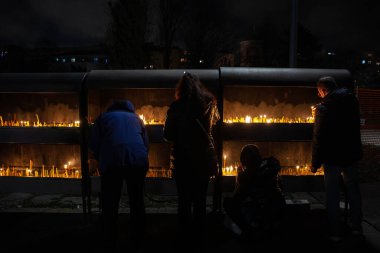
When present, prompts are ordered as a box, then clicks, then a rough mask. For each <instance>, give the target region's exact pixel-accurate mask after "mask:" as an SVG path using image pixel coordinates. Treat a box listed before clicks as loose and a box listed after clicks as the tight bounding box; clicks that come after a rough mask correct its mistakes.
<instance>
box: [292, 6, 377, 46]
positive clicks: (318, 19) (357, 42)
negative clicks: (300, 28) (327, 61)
mask: <svg viewBox="0 0 380 253" xmlns="http://www.w3.org/2000/svg"><path fill="white" fill-rule="evenodd" d="M299 2H300V6H299V7H300V8H299V17H300V22H301V23H302V24H304V25H305V26H306V27H307V28H309V29H310V31H311V32H312V33H313V34H315V35H316V36H317V37H318V38H319V39H320V40H321V42H322V43H323V44H324V45H326V46H327V47H331V48H343V49H361V50H373V49H378V50H380V33H379V31H380V15H379V13H380V1H378V0H351V1H345V0H335V1H331V0H308V1H299Z"/></svg>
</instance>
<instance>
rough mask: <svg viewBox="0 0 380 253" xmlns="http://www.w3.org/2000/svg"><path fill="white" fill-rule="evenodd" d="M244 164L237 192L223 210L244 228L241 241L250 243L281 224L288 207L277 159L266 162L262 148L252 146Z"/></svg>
mask: <svg viewBox="0 0 380 253" xmlns="http://www.w3.org/2000/svg"><path fill="white" fill-rule="evenodd" d="M240 163H241V169H240V172H239V173H238V175H237V185H236V187H235V191H234V192H233V194H232V196H231V197H225V198H224V201H223V207H224V210H225V212H226V214H227V215H228V217H229V218H230V219H231V220H232V221H233V222H235V224H236V225H237V226H238V227H239V228H240V230H241V239H247V240H250V239H254V236H255V235H259V234H262V233H263V232H266V231H269V230H270V229H271V228H272V227H273V225H276V223H277V224H278V221H280V220H281V218H282V217H283V216H284V214H285V209H286V203H285V198H284V195H283V193H282V183H281V178H280V176H279V174H278V173H279V171H280V170H281V166H280V163H279V161H278V160H277V159H276V158H274V157H269V158H262V157H261V155H260V151H259V148H258V147H257V146H256V145H253V144H248V145H245V146H244V147H243V148H242V150H241V153H240Z"/></svg>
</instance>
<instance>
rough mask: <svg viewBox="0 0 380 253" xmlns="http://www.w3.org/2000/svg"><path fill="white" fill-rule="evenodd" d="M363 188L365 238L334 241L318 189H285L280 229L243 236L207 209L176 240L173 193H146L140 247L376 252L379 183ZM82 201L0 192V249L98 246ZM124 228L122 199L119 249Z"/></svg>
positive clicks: (94, 222) (124, 245)
mask: <svg viewBox="0 0 380 253" xmlns="http://www.w3.org/2000/svg"><path fill="white" fill-rule="evenodd" d="M362 191H363V207H364V216H365V222H364V238H358V237H354V236H352V235H350V233H349V230H347V233H346V236H345V238H344V240H343V242H341V243H336V244H332V243H329V242H328V240H327V239H326V234H325V225H326V223H325V222H326V212H325V208H324V206H323V198H324V193H323V192H313V193H305V192H298V193H287V199H288V207H289V209H288V211H289V212H288V214H287V217H286V219H285V220H284V222H283V224H282V226H281V227H280V229H278V230H276V233H270V234H268V235H266V236H264V237H262V238H256V239H252V240H250V241H248V242H247V241H241V240H240V239H239V237H238V236H237V235H236V234H235V233H234V232H232V230H231V224H230V223H229V222H228V219H227V218H226V217H225V216H224V214H223V213H211V212H210V213H209V215H208V226H207V229H206V231H205V232H206V233H205V234H206V237H205V241H204V243H203V244H197V243H195V242H192V241H190V240H189V241H188V242H181V243H178V242H177V240H176V235H177V223H176V209H175V207H176V202H175V197H173V196H153V195H147V197H146V202H147V211H148V217H147V219H148V222H147V224H148V230H147V235H146V245H145V248H144V250H143V252H152V251H158V250H160V251H165V252H183V251H188V252H189V251H190V252H205V251H208V252H252V251H254V250H259V251H264V250H265V251H269V252H270V251H272V250H273V251H274V250H276V251H277V250H281V251H291V252H301V251H303V252H305V251H307V252H310V251H312V252H327V251H331V250H334V251H335V252H343V251H345V252H347V251H348V252H354V251H360V252H380V232H379V231H380V194H379V192H380V183H367V184H363V185H362ZM81 201H82V200H81V197H80V196H72V195H71V196H70V195H64V194H58V195H32V194H27V193H12V194H1V195H0V211H1V212H0V225H1V235H0V252H2V253H3V252H21V251H26V250H28V251H32V250H35V251H37V252H100V248H99V241H100V238H99V233H98V231H99V226H98V225H99V213H98V208H97V199H96V198H95V197H94V200H93V206H94V208H93V214H92V215H91V216H90V219H89V222H87V223H85V222H84V218H83V215H82V206H81V205H82V202H81ZM305 203H306V204H305ZM307 203H309V206H308V205H307ZM210 207H211V205H209V210H210ZM127 228H128V208H127V200H126V199H123V201H122V207H121V214H120V220H119V238H118V239H119V240H118V241H119V246H118V252H128V251H127V249H128V245H129V240H128V235H127Z"/></svg>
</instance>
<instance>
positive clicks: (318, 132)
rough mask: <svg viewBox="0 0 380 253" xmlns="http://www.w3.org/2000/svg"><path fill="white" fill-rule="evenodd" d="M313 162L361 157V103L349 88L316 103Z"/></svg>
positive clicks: (316, 164) (332, 162)
mask: <svg viewBox="0 0 380 253" xmlns="http://www.w3.org/2000/svg"><path fill="white" fill-rule="evenodd" d="M312 153H313V154H312V166H313V167H315V168H319V167H320V166H321V165H322V164H328V165H342V166H344V165H349V164H352V163H354V162H356V161H358V160H360V159H361V158H362V144H361V136H360V112H359V103H358V100H357V99H356V97H355V95H354V94H353V93H352V92H351V91H350V90H348V89H346V88H339V89H336V90H334V91H332V92H330V93H328V95H327V96H326V97H324V98H323V100H322V102H321V103H320V104H319V105H317V107H316V115H315V123H314V132H313V152H312Z"/></svg>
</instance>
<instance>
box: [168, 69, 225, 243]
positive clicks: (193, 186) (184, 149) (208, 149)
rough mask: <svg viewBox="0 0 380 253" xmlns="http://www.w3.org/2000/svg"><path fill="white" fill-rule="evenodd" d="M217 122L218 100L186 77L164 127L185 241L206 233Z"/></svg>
mask: <svg viewBox="0 0 380 253" xmlns="http://www.w3.org/2000/svg"><path fill="white" fill-rule="evenodd" d="M217 120H219V114H218V110H217V103H216V99H215V97H214V96H213V95H212V94H211V93H210V92H209V91H208V90H207V89H206V88H205V87H204V86H203V84H202V83H201V81H200V80H199V78H198V76H196V75H194V74H191V73H188V72H187V73H185V74H184V75H183V76H182V78H181V79H180V80H179V82H178V84H177V86H176V90H175V101H174V102H173V103H172V104H171V105H170V108H169V110H168V112H167V117H166V121H165V126H164V138H165V139H166V140H167V141H169V142H171V143H172V154H171V156H172V165H173V177H174V179H175V182H176V187H177V194H178V220H179V231H180V235H183V236H184V237H185V238H186V237H187V236H191V235H192V236H194V235H196V234H200V233H202V232H203V225H204V220H205V216H206V197H207V188H208V184H209V180H210V177H211V176H213V175H215V173H217V171H216V170H217V166H218V160H217V158H216V153H215V150H214V148H213V139H212V135H211V130H212V126H213V125H214V124H215V123H216V122H217Z"/></svg>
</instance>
